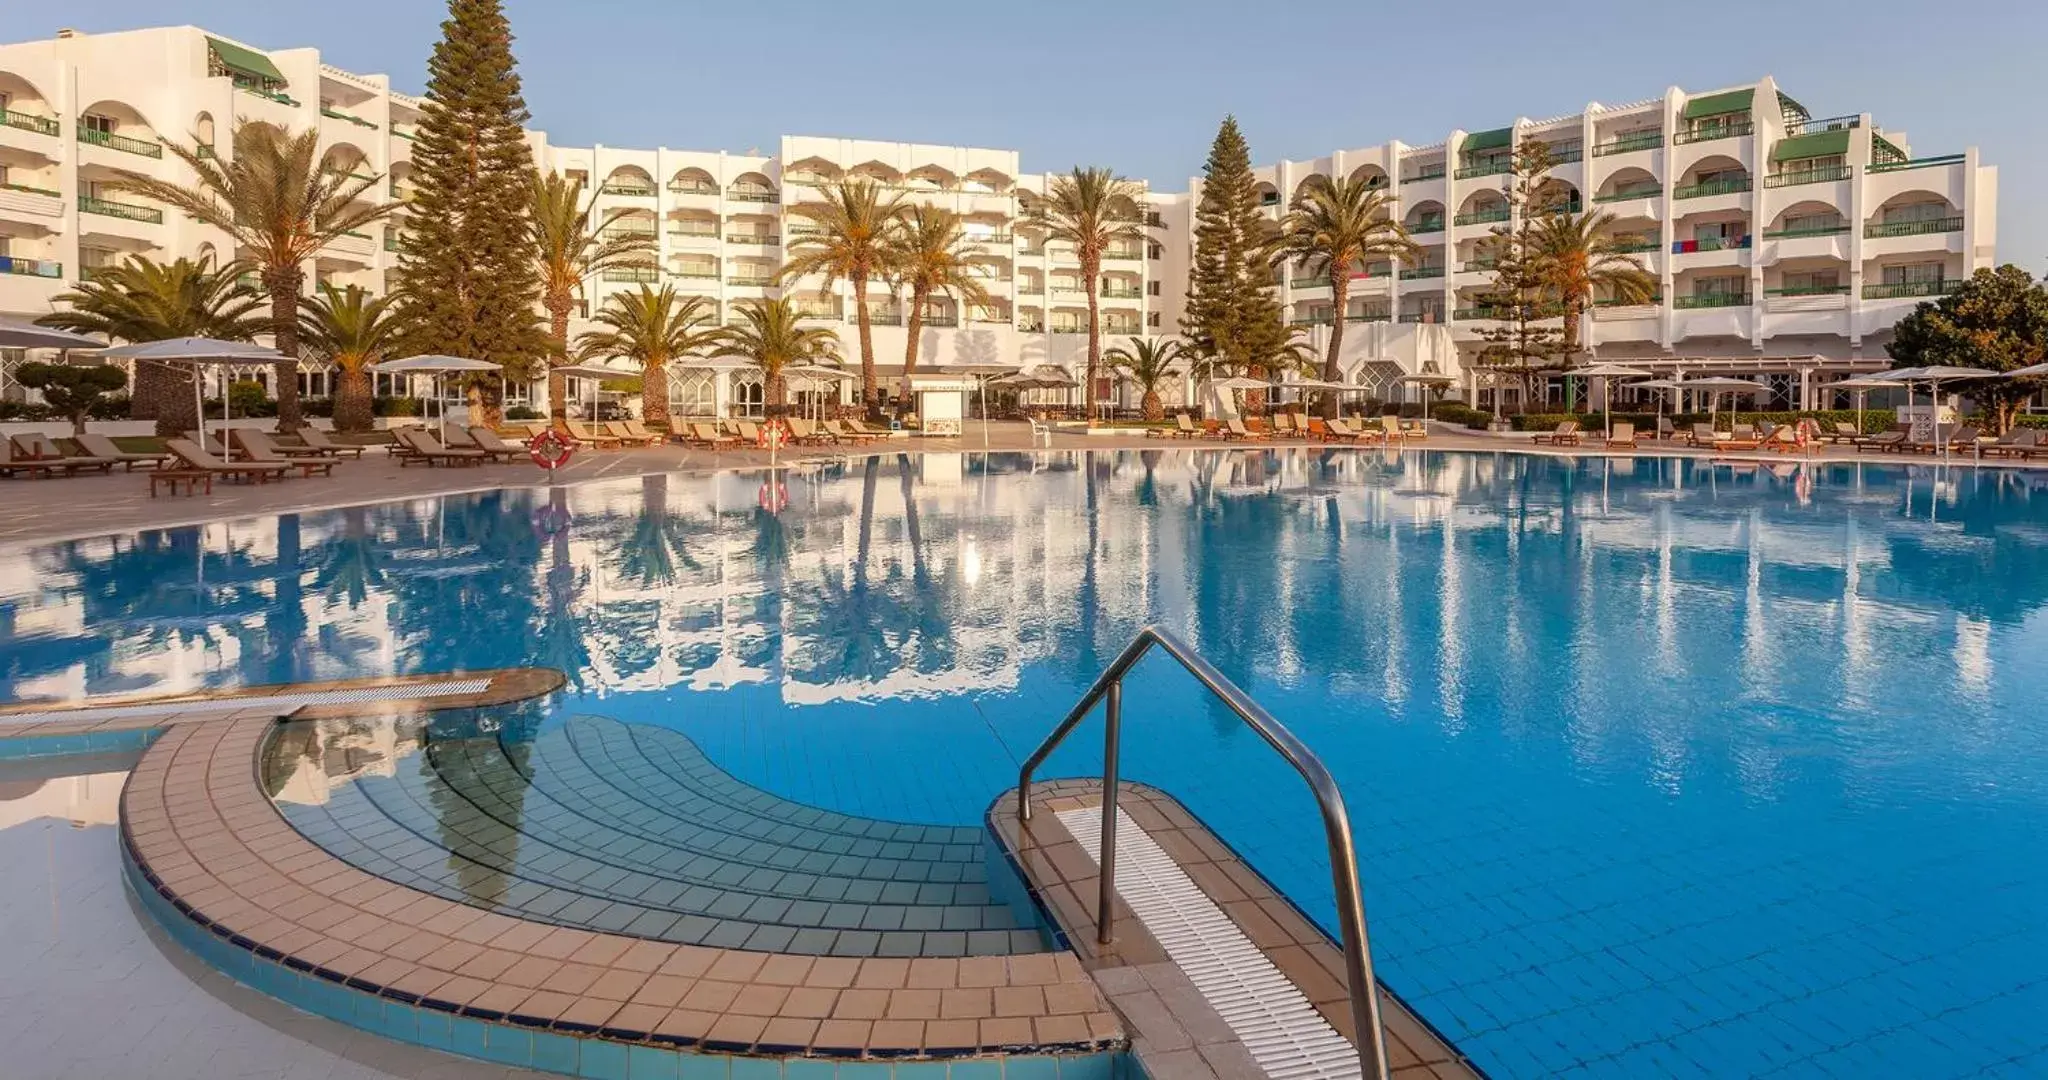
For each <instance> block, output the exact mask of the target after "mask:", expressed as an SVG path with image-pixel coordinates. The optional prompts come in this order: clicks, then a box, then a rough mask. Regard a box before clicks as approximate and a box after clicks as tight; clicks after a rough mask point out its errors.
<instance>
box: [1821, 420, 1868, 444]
mask: <svg viewBox="0 0 2048 1080" xmlns="http://www.w3.org/2000/svg"><path fill="white" fill-rule="evenodd" d="M1820 437H1821V438H1823V439H1826V440H1827V441H1828V442H1831V443H1848V444H1849V445H1851V446H1854V445H1856V444H1857V443H1858V442H1860V441H1862V439H1863V432H1862V430H1861V429H1859V428H1858V427H1857V426H1856V425H1854V424H1852V423H1849V422H1848V421H1847V420H1837V421H1835V422H1834V423H1832V424H1830V425H1828V430H1826V431H1823V432H1821V436H1820Z"/></svg>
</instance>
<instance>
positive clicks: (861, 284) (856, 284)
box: [848, 274, 882, 420]
mask: <svg viewBox="0 0 2048 1080" xmlns="http://www.w3.org/2000/svg"><path fill="white" fill-rule="evenodd" d="M848 280H849V281H851V282H852V283H853V306H854V311H855V317H856V321H857V324H858V326H859V328H860V398H861V404H862V405H863V406H864V407H865V411H866V413H867V416H868V418H869V419H871V420H873V419H880V418H881V411H882V388H881V387H880V386H879V385H877V383H878V382H879V380H878V379H877V378H876V376H875V334H874V330H873V329H872V328H871V327H870V326H869V325H868V276H867V275H866V274H853V275H850V276H849V277H848Z"/></svg>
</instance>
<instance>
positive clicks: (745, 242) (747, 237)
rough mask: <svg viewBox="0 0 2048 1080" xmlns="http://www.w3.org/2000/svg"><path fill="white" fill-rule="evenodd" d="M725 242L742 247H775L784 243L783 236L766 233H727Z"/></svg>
mask: <svg viewBox="0 0 2048 1080" xmlns="http://www.w3.org/2000/svg"><path fill="white" fill-rule="evenodd" d="M725 242H726V243H728V244H738V245H740V246H741V247H774V246H775V245H777V244H780V243H782V237H780V236H769V235H767V234H766V233H727V234H726V236H725Z"/></svg>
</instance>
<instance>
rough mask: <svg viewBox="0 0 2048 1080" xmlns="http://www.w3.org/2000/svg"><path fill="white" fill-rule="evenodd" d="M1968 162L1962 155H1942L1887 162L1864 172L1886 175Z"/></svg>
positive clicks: (1966, 157) (1967, 158)
mask: <svg viewBox="0 0 2048 1080" xmlns="http://www.w3.org/2000/svg"><path fill="white" fill-rule="evenodd" d="M1968 160H1970V159H1969V157H1968V156H1966V155H1963V154H1943V155H1941V156H1940V157H1924V158H1914V159H1912V160H1911V161H1887V162H1885V163H1884V164H1882V165H1872V166H1870V167H1869V168H1868V169H1866V170H1864V171H1865V172H1874V173H1888V172H1898V171H1899V170H1901V169H1931V168H1934V167H1936V166H1940V165H1961V164H1962V163H1964V162H1966V161H1968Z"/></svg>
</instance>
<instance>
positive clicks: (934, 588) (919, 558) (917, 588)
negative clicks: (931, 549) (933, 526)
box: [896, 454, 954, 672]
mask: <svg viewBox="0 0 2048 1080" xmlns="http://www.w3.org/2000/svg"><path fill="white" fill-rule="evenodd" d="M912 468H913V466H912V464H911V460H910V455H909V454H898V455H896V478H897V483H898V485H899V487H900V489H901V490H902V493H903V523H904V528H905V530H906V531H908V533H909V535H910V585H911V596H910V599H911V603H912V604H913V605H914V607H915V614H914V616H913V621H914V622H915V623H916V625H917V646H918V647H917V666H918V670H920V671H927V672H929V671H944V670H947V669H950V668H951V667H952V666H953V659H954V648H953V645H954V642H953V627H952V623H951V622H950V621H949V620H948V619H947V618H946V596H945V590H944V589H942V588H940V587H939V584H938V583H937V582H934V581H933V580H932V573H931V560H930V559H929V558H927V557H926V556H927V554H928V553H927V552H926V550H925V544H924V529H923V528H922V527H921V526H920V524H919V522H918V518H917V491H916V484H915V482H914V480H915V478H914V476H913V473H912Z"/></svg>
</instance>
